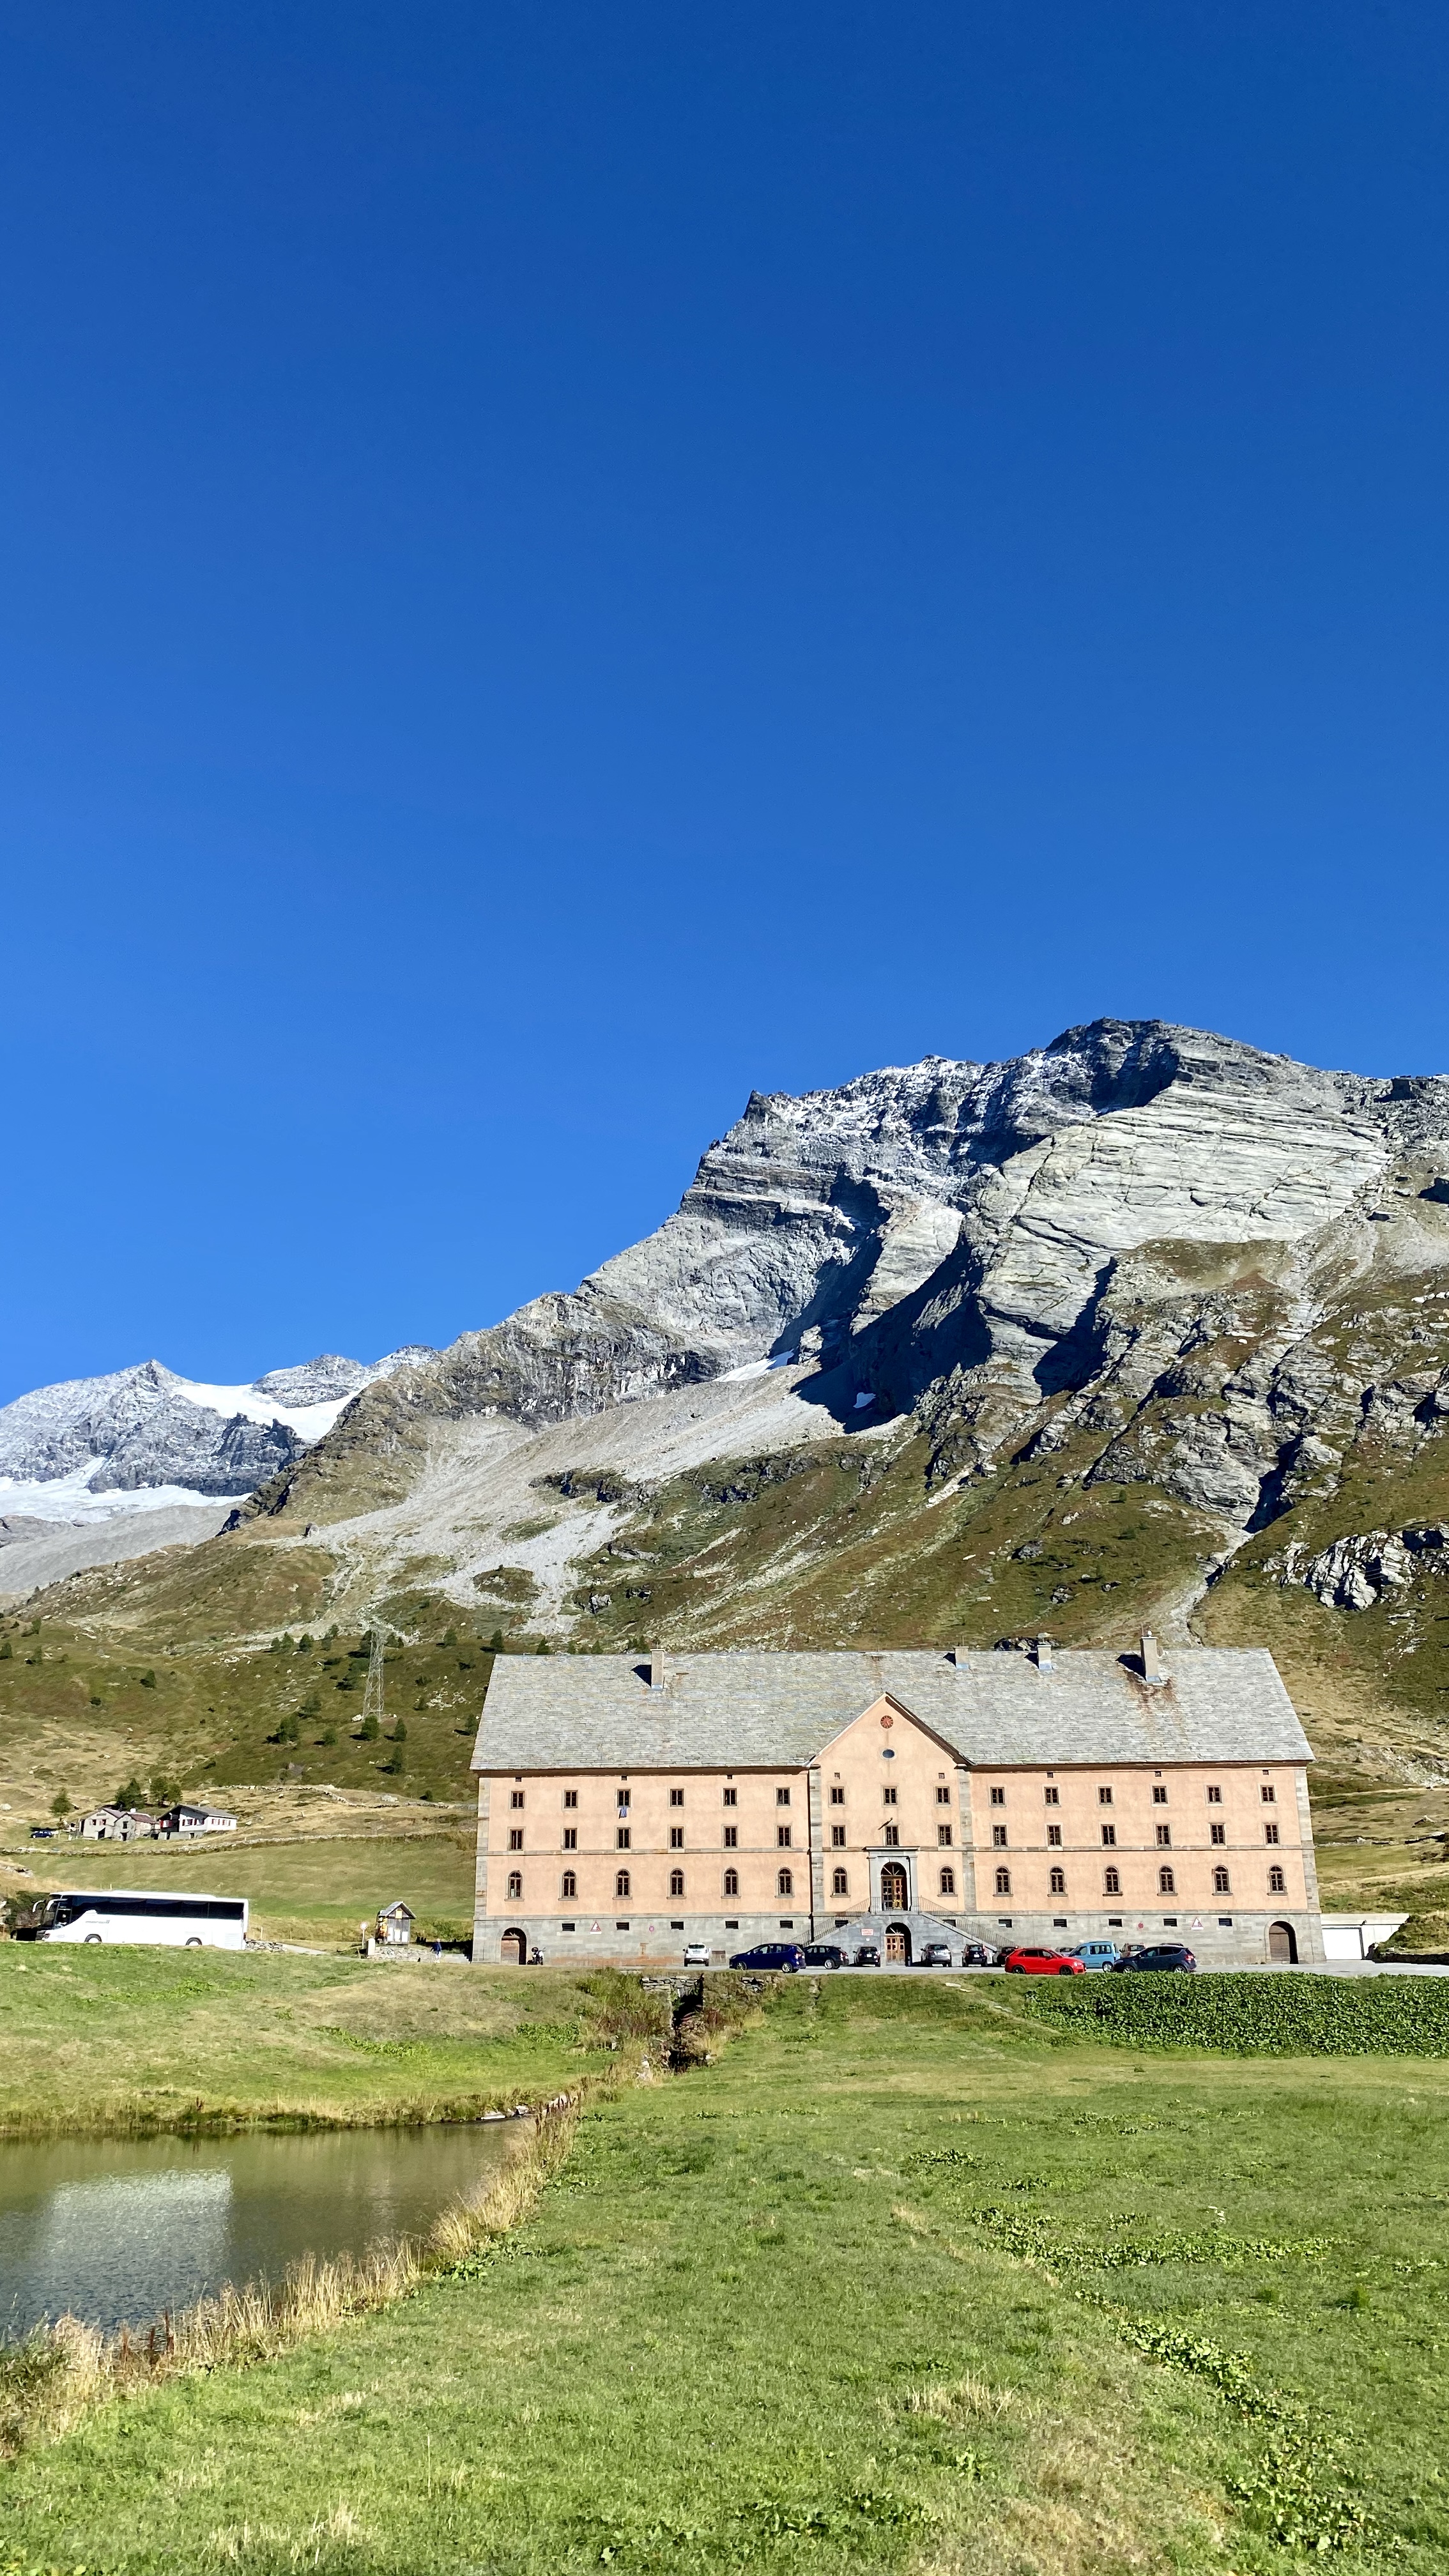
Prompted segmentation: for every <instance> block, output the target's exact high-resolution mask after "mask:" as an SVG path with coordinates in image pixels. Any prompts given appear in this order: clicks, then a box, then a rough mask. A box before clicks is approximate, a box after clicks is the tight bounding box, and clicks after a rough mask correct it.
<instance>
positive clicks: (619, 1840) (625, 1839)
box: [614, 1825, 629, 1851]
mask: <svg viewBox="0 0 1449 2576" xmlns="http://www.w3.org/2000/svg"><path fill="white" fill-rule="evenodd" d="M628 1848H629V1828H628V1826H627V1825H621V1826H620V1827H619V1830H618V1832H617V1833H616V1834H615V1836H614V1849H615V1851H627V1850H628Z"/></svg>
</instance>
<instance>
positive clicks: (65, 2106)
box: [0, 1941, 609, 2563]
mask: <svg viewBox="0 0 1449 2576" xmlns="http://www.w3.org/2000/svg"><path fill="white" fill-rule="evenodd" d="M589 2009H590V1997H589V1995H588V1992H587V1990H586V1989H585V1988H584V1986H583V1984H582V1983H581V1981H580V1979H579V1978H577V1977H575V1976H570V1975H567V1974H565V1973H564V1972H562V1971H555V1970H549V1969H534V1970H515V1971H514V1972H513V1974H512V1975H511V1976H510V1975H509V1974H508V1973H507V1972H506V1971H504V1970H501V1969H495V1970H491V1971H490V1970H487V1969H482V1968H479V1969H473V1968H468V1967H465V1966H462V1965H453V1964H449V1963H443V1964H435V1963H432V1962H418V1963H416V1964H407V1963H403V1962H397V1961H379V1962H376V1963H369V1962H364V1961H362V1960H349V1959H309V1958H285V1957H281V1956H279V1955H278V1954H276V1953H275V1952H263V1953H260V1954H253V1955H250V1956H240V1957H238V1956H234V1955H229V1954H227V1953H225V1952H222V1951H216V1950H210V1951H202V1952H200V1953H192V1954H191V1955H190V1956H188V1955H186V1954H185V1953H178V1952H176V1951H168V1950H147V1949H142V1948H137V1949H131V1950H128V1949H99V1950H87V1949H84V1948H80V1947H77V1948H64V1949H61V1948H50V1947H46V1946H42V1945H39V1944H36V1943H31V1942H18V1941H10V1942H5V1943H3V1944H0V2135H4V2134H6V2133H8V2134H9V2135H11V2136H14V2135H17V2134H21V2133H25V2134H33V2133H34V2132H35V2131H36V2130H45V2129H90V2130H96V2129H107V2128H109V2129H120V2130H134V2129H138V2128H147V2127H162V2128H171V2127H177V2126H185V2125H195V2126H202V2127H207V2126H225V2125H227V2124H228V2123H230V2122H233V2121H240V2122H248V2123H250V2122H262V2121H269V2120H270V2121H279V2122H297V2121H319V2122H331V2123H342V2124H347V2123H352V2122H361V2123H371V2122H377V2121H401V2120H439V2119H448V2118H450V2117H451V2118H458V2117H470V2116H473V2115H475V2114H476V2113H477V2112H478V2111H481V2110H484V2109H487V2108H490V2107H493V2106H500V2107H501V2106H507V2105H510V2104H512V2103H514V2102H517V2101H525V2102H538V2101H543V2100H547V2099H548V2097H549V2096H550V2095H552V2094H554V2093H557V2092H561V2091H564V2090H567V2089H570V2088H572V2087H574V2086H576V2085H577V2084H578V2082H579V2078H580V2075H581V2073H584V2072H587V2070H588V2068H589V2067H590V2066H591V2065H598V2064H605V2063H608V2062H609V2061H608V2059H607V2057H605V2056H601V2055H600V2054H599V2053H598V2052H597V2051H596V2050H594V2049H593V2048H592V2047H590V2046H589V2045H588V2044H587V2042H588V2037H589V2033H588V2028H587V2025H586V2021H585V2018H584V2017H585V2016H587V2015H588V2013H589ZM581 2041H582V2042H583V2045H581ZM0 2563H3V2561H0Z"/></svg>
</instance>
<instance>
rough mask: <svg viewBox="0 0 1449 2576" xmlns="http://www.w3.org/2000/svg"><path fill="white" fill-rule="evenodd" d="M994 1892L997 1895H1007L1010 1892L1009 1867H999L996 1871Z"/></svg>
mask: <svg viewBox="0 0 1449 2576" xmlns="http://www.w3.org/2000/svg"><path fill="white" fill-rule="evenodd" d="M996 1893H997V1895H998V1896H1009V1895H1010V1894H1011V1872H1010V1870H1009V1869H999V1870H998V1871H997V1873H996Z"/></svg>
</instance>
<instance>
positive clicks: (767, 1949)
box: [730, 1941, 805, 1977]
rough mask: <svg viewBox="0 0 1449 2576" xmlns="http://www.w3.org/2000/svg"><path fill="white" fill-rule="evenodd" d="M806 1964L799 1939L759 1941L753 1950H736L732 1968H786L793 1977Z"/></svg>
mask: <svg viewBox="0 0 1449 2576" xmlns="http://www.w3.org/2000/svg"><path fill="white" fill-rule="evenodd" d="M804 1965H805V1953H804V1951H803V1950H802V1949H801V1947H800V1944H799V1942H798V1941H757V1942H756V1944H755V1946H754V1948H753V1950H736V1952H735V1954H734V1957H733V1958H732V1959H731V1961H730V1966H731V1967H732V1968H784V1969H785V1970H787V1972H788V1973H789V1975H791V1976H792V1977H794V1976H798V1975H799V1973H800V1970H801V1969H802V1968H803V1967H804Z"/></svg>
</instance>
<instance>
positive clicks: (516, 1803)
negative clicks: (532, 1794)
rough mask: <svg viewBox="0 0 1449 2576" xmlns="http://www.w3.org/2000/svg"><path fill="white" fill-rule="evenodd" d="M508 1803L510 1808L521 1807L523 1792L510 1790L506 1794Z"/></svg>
mask: <svg viewBox="0 0 1449 2576" xmlns="http://www.w3.org/2000/svg"><path fill="white" fill-rule="evenodd" d="M508 1803H509V1805H510V1807H521V1806H522V1804H523V1791H522V1790H521V1789H510V1790H509V1793H508Z"/></svg>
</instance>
